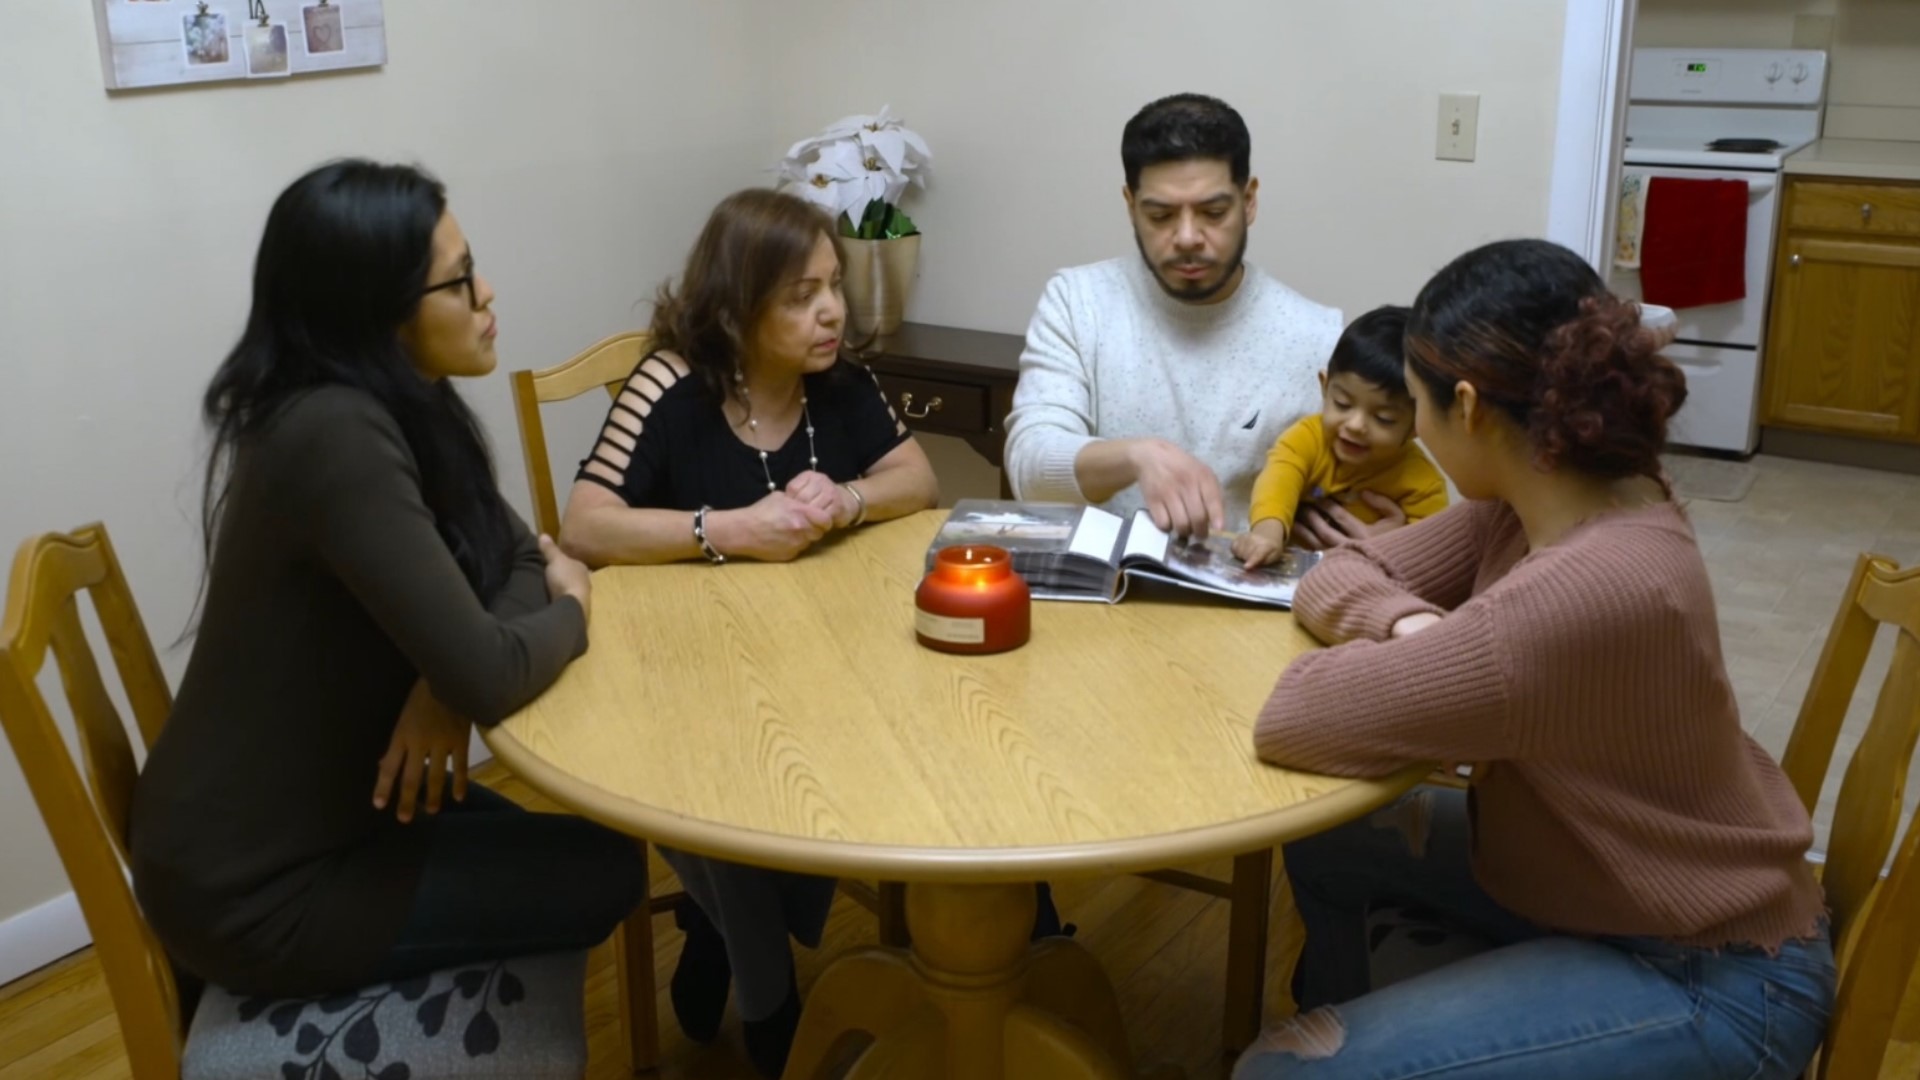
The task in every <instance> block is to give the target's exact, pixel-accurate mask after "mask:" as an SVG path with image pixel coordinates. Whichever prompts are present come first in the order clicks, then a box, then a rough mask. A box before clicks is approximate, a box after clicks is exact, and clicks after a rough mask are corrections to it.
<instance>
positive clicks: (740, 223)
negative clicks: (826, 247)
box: [650, 188, 846, 401]
mask: <svg viewBox="0 0 1920 1080" xmlns="http://www.w3.org/2000/svg"><path fill="white" fill-rule="evenodd" d="M822 236H825V237H826V238H827V239H829V240H831V241H832V242H833V246H834V252H835V253H836V254H840V241H839V239H838V238H837V237H835V235H834V231H833V221H832V220H831V219H830V218H828V217H827V215H826V212H825V211H823V210H821V209H820V208H819V207H817V206H814V205H813V204H812V203H809V202H807V201H806V200H804V199H800V198H797V197H795V196H792V195H788V194H785V193H783V192H778V191H773V190H770V189H768V188H748V189H746V190H745V191H736V192H734V193H733V194H731V195H729V196H727V197H726V198H724V199H722V200H720V205H718V206H716V207H714V208H713V213H712V214H710V215H708V217H707V224H706V226H705V227H704V228H702V229H701V230H700V237H699V239H697V240H695V241H694V242H693V250H692V251H689V252H688V253H687V265H686V269H685V270H684V271H682V272H681V274H680V287H679V289H678V290H677V291H676V290H675V289H674V288H673V286H672V285H671V284H668V285H662V286H660V293H659V295H658V297H657V298H656V299H655V300H654V306H653V326H652V327H651V329H650V333H651V334H652V335H653V347H654V348H656V349H670V350H672V351H674V352H677V353H679V354H680V356H681V358H682V359H684V360H686V362H687V366H688V367H690V368H692V369H693V370H694V372H696V373H697V374H698V375H699V376H700V383H701V385H702V386H703V387H705V388H706V390H707V392H708V393H710V394H712V395H713V397H714V398H715V400H720V401H724V400H726V399H727V397H728V396H729V395H731V394H734V393H736V392H737V391H736V388H735V385H734V378H733V376H734V372H735V370H736V368H737V366H738V365H739V363H740V361H741V360H742V359H743V358H744V357H745V355H746V348H747V342H748V341H749V339H750V338H751V336H752V334H753V328H754V326H755V325H757V324H758V323H759V321H760V316H761V315H763V314H765V313H766V310H767V307H768V305H770V304H771V303H772V302H773V298H774V293H775V292H776V291H778V290H779V288H780V286H781V285H782V284H784V283H786V282H788V281H790V280H792V279H793V278H795V277H798V276H799V275H800V274H801V273H802V272H804V271H805V270H806V267H807V260H808V259H809V258H811V257H812V255H813V249H814V246H815V245H816V244H818V243H819V242H820V238H821V237H822ZM845 263H846V259H845V258H844V256H843V257H842V258H841V264H842V265H845Z"/></svg>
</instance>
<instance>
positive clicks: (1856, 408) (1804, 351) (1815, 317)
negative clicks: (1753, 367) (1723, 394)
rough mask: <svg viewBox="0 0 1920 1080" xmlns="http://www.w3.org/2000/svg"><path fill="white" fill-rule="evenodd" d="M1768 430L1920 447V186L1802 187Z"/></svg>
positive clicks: (1783, 290) (1793, 201)
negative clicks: (1792, 430)
mask: <svg viewBox="0 0 1920 1080" xmlns="http://www.w3.org/2000/svg"><path fill="white" fill-rule="evenodd" d="M1781 220H1782V222H1783V224H1784V226H1785V233H1784V236H1783V239H1782V241H1781V243H1780V245H1779V250H1778V252H1777V259H1778V266H1777V269H1776V272H1775V275H1774V282H1775V285H1774V294H1773V307H1772V313H1771V318H1770V328H1769V331H1768V338H1767V355H1766V391H1765V397H1766V422H1767V423H1768V424H1772V425H1776V426H1781V427H1790V428H1798V429H1801V430H1808V431H1819V432H1827V433H1831V434H1839V435H1855V436H1870V437H1874V438H1882V439H1897V440H1901V441H1905V442H1920V185H1911V186H1908V185H1895V184H1890V183H1888V182H1886V181H1875V182H1873V183H1870V184H1869V183H1860V184H1850V183H1845V182H1839V181H1834V180H1830V179H1822V180H1817V181H1807V180H1799V181H1791V182H1790V183H1789V184H1788V187H1787V196H1786V206H1785V208H1784V210H1783V212H1782V215H1781Z"/></svg>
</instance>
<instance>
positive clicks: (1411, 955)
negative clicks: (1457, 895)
mask: <svg viewBox="0 0 1920 1080" xmlns="http://www.w3.org/2000/svg"><path fill="white" fill-rule="evenodd" d="M1491 948H1493V945H1492V944H1491V943H1489V942H1488V941H1486V940H1485V939H1483V938H1479V937H1475V936H1474V935H1472V934H1468V933H1464V932H1462V931H1459V930H1456V929H1453V928H1452V927H1450V926H1448V925H1446V923H1445V922H1443V921H1442V920H1441V918H1440V916H1439V914H1438V913H1437V912H1434V911H1432V910H1430V909H1428V908H1423V907H1420V906H1418V905H1414V904H1378V905H1375V906H1373V907H1370V908H1368V909H1367V971H1368V974H1369V976H1370V981H1371V983H1372V986H1373V989H1375V990H1384V989H1386V988H1387V987H1389V986H1392V985H1393V984H1394V983H1397V982H1405V981H1406V980H1408V979H1411V978H1414V977H1415V976H1418V975H1425V974H1426V973H1427V972H1429V971H1437V970H1439V969H1440V968H1443V967H1446V966H1447V965H1448V964H1451V963H1454V962H1456V961H1460V960H1465V959H1466V958H1467V957H1469V956H1475V955H1477V954H1479V953H1483V952H1486V951H1487V950H1489V949H1491Z"/></svg>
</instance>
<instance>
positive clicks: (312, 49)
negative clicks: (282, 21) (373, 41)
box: [300, 0, 347, 56]
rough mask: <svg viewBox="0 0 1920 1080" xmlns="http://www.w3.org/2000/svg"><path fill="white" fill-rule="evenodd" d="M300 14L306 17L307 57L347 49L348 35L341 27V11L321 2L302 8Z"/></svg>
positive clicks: (323, 1)
mask: <svg viewBox="0 0 1920 1080" xmlns="http://www.w3.org/2000/svg"><path fill="white" fill-rule="evenodd" d="M300 14H302V15H304V16H305V17H306V25H307V33H306V38H307V55H308V56H314V55H317V54H319V53H334V52H339V51H340V50H342V49H344V48H346V47H347V39H346V34H345V33H344V32H343V31H342V28H341V25H340V9H339V8H338V7H335V6H334V5H333V4H330V3H327V2H326V0H321V3H319V4H317V5H315V6H313V7H307V8H301V9H300Z"/></svg>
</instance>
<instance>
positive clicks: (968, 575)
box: [913, 544, 1033, 653]
mask: <svg viewBox="0 0 1920 1080" xmlns="http://www.w3.org/2000/svg"><path fill="white" fill-rule="evenodd" d="M913 605H914V608H915V609H916V610H915V612H914V620H913V631H914V636H915V637H916V638H918V639H919V641H920V644H922V645H925V646H926V647H927V648H929V649H938V650H939V651H941V652H950V653H997V652H1006V651H1007V650H1008V649H1017V648H1019V647H1020V646H1022V645H1025V644H1026V643H1027V637H1028V635H1029V634H1030V633H1031V631H1032V626H1033V619H1032V612H1033V597H1032V595H1031V594H1030V593H1029V592H1028V591H1027V581H1026V579H1025V578H1023V577H1021V576H1020V575H1019V574H1016V573H1014V572H1013V556H1011V555H1009V554H1007V550H1006V549H1005V548H997V547H989V546H986V545H981V544H975V545H964V546H958V547H949V548H941V549H940V551H939V553H938V554H936V555H935V556H934V557H933V569H932V570H929V571H927V576H926V577H924V578H922V579H921V580H920V588H919V589H918V590H916V591H915V592H914V594H913Z"/></svg>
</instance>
